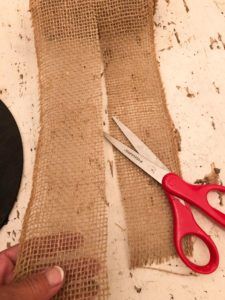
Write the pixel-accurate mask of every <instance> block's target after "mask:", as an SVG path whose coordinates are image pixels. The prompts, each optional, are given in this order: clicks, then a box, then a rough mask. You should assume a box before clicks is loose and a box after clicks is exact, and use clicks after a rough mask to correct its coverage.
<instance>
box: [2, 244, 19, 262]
mask: <svg viewBox="0 0 225 300" xmlns="http://www.w3.org/2000/svg"><path fill="white" fill-rule="evenodd" d="M18 250H19V245H15V246H13V247H10V248H8V249H6V250H4V251H2V252H0V257H4V258H5V259H8V260H10V261H11V262H12V263H13V264H14V265H15V264H16V260H17V257H18Z"/></svg>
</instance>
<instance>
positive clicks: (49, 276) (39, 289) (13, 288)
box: [4, 266, 64, 300]
mask: <svg viewBox="0 0 225 300" xmlns="http://www.w3.org/2000/svg"><path fill="white" fill-rule="evenodd" d="M63 282H64V271H63V269H61V268H60V267H57V266H56V267H54V268H51V269H48V270H46V271H45V272H43V273H38V274H35V275H33V276H30V277H27V278H25V279H24V280H22V281H20V282H18V283H13V284H12V285H8V286H5V287H4V289H5V291H4V292H5V295H7V290H8V295H13V296H14V297H15V298H13V297H11V298H10V296H9V298H6V299H10V300H11V299H12V300H14V299H20V300H27V299H29V300H49V299H51V298H52V297H53V296H54V295H56V294H57V292H58V291H59V290H60V289H61V287H62V285H63Z"/></svg>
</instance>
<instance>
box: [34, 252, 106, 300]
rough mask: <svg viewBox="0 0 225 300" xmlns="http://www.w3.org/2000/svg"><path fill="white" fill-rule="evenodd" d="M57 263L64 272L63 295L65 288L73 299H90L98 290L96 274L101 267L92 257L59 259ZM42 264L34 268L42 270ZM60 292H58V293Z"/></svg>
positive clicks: (65, 291)
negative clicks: (64, 284)
mask: <svg viewBox="0 0 225 300" xmlns="http://www.w3.org/2000/svg"><path fill="white" fill-rule="evenodd" d="M59 265H60V266H61V267H62V268H63V270H64V272H65V274H66V286H65V289H64V291H63V295H64V296H65V297H66V293H67V290H68V291H70V295H71V294H72V290H73V295H74V297H75V298H74V299H80V298H82V297H83V298H82V299H87V300H88V299H89V298H90V299H92V298H93V296H96V295H97V294H98V292H99V284H98V282H97V278H96V277H97V275H98V273H99V271H100V269H101V265H100V264H99V262H98V261H97V260H96V259H94V258H91V257H90V258H89V257H87V258H77V259H72V260H68V261H66V262H65V261H60V262H59ZM44 267H45V265H44V264H39V265H38V266H36V269H38V270H42V269H43V268H44ZM59 294H60V293H59Z"/></svg>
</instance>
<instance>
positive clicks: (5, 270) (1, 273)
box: [0, 255, 15, 285]
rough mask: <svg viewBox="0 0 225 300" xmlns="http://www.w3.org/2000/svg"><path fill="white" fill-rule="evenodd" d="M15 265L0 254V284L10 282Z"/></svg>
mask: <svg viewBox="0 0 225 300" xmlns="http://www.w3.org/2000/svg"><path fill="white" fill-rule="evenodd" d="M14 268H15V265H14V264H13V263H12V262H11V261H10V260H9V259H7V257H5V256H3V255H2V256H0V285H3V284H7V283H10V282H11V281H12V279H13V270H14Z"/></svg>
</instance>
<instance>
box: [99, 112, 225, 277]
mask: <svg viewBox="0 0 225 300" xmlns="http://www.w3.org/2000/svg"><path fill="white" fill-rule="evenodd" d="M113 120H114V121H115V123H116V124H117V126H118V127H119V128H120V130H121V131H122V133H123V134H124V135H125V136H126V138H127V139H128V140H129V141H130V143H131V144H132V146H133V147H134V149H135V150H136V151H134V150H133V149H131V148H129V147H127V146H126V145H124V144H122V143H121V142H120V141H118V140H116V139H115V138H113V137H112V136H110V135H109V134H107V133H105V132H104V136H105V138H106V139H107V140H108V141H109V142H110V143H111V144H112V145H113V146H114V147H115V148H116V149H118V150H119V151H120V152H121V153H122V154H123V155H125V156H126V157H127V158H128V159H129V160H131V161H132V162H133V163H134V164H135V165H137V166H138V167H139V168H141V169H142V170H143V171H144V172H146V173H147V174H148V175H150V176H151V177H153V178H154V179H155V180H156V181H157V182H158V183H160V184H161V185H162V188H163V190H164V192H165V194H166V196H167V198H168V200H169V202H170V204H171V205H172V208H173V215H174V244H175V248H176V251H177V253H178V255H179V256H180V258H181V259H182V261H183V262H184V263H185V264H186V266H187V267H189V268H190V269H191V270H193V271H194V272H197V273H201V274H210V273H212V272H214V271H215V270H216V269H217V267H218V265H219V253H218V250H217V248H216V245H215V244H214V242H213V240H212V239H211V237H210V236H209V235H207V234H206V233H205V232H204V231H203V230H202V229H201V227H200V226H199V225H198V224H197V223H196V221H195V219H194V216H193V214H192V212H191V208H190V206H189V204H191V205H194V206H196V207H197V208H199V209H200V210H201V211H202V212H204V213H205V214H206V215H207V216H208V217H210V218H212V219H213V220H214V221H216V222H217V223H219V224H220V225H222V226H224V227H225V214H223V213H222V212H220V211H219V210H217V209H215V208H214V207H212V206H211V205H210V204H209V202H208V199H207V194H208V193H209V192H210V191H218V192H225V187H224V186H222V185H216V184H207V185H193V184H190V183H187V182H185V181H184V180H183V179H182V178H181V177H179V176H178V175H176V174H174V173H172V172H170V171H169V169H168V168H167V167H166V166H165V165H164V164H163V163H162V162H161V161H160V160H159V159H158V158H157V156H156V155H155V154H154V153H153V152H152V151H151V150H150V149H149V148H148V147H147V146H146V145H145V144H144V143H143V142H142V141H141V140H140V139H139V138H138V137H137V136H136V135H135V134H134V133H133V132H132V131H131V130H130V129H129V128H128V127H126V126H125V125H124V124H123V123H122V122H121V121H119V120H118V119H117V118H116V117H113ZM187 235H194V236H197V237H198V238H200V239H201V240H202V241H203V242H204V243H205V245H206V246H207V248H208V250H209V254H210V258H209V261H208V263H207V264H205V265H203V266H202V265H197V264H195V263H193V262H191V261H190V260H189V259H188V257H187V256H186V255H185V253H184V251H183V247H182V239H183V238H184V237H185V236H187Z"/></svg>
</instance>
